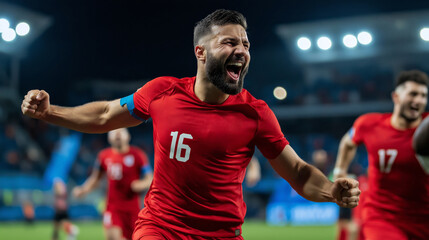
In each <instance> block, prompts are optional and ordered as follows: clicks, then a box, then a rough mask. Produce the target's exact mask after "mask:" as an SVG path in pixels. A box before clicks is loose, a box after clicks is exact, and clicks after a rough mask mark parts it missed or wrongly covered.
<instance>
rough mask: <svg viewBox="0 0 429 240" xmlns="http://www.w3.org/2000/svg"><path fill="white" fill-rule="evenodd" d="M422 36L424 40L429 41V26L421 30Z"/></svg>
mask: <svg viewBox="0 0 429 240" xmlns="http://www.w3.org/2000/svg"><path fill="white" fill-rule="evenodd" d="M420 37H421V38H422V39H423V40H424V41H427V42H428V41H429V28H427V27H425V28H422V29H421V30H420Z"/></svg>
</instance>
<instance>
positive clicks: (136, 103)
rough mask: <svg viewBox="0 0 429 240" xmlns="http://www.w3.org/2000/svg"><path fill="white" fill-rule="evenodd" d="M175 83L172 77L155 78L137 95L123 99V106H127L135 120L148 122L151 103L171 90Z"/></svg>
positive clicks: (139, 90) (137, 92)
mask: <svg viewBox="0 0 429 240" xmlns="http://www.w3.org/2000/svg"><path fill="white" fill-rule="evenodd" d="M173 82H174V81H173V78H171V77H159V78H155V79H153V80H151V81H149V82H147V83H146V84H145V85H144V86H143V87H141V88H139V89H138V90H137V91H136V92H135V93H133V94H131V95H129V96H126V97H123V98H121V100H120V103H121V106H123V105H125V104H126V105H127V109H128V111H129V112H130V114H131V116H133V117H134V118H136V119H138V120H140V121H144V120H147V119H149V118H150V104H151V102H152V101H153V100H154V99H156V98H157V97H159V96H160V95H162V93H164V92H166V91H167V90H169V89H170V88H171V86H172V85H173Z"/></svg>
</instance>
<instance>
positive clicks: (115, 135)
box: [73, 128, 153, 240]
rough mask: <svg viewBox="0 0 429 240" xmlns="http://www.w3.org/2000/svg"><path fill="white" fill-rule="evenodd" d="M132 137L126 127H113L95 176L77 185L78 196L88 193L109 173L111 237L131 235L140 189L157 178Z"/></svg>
mask: <svg viewBox="0 0 429 240" xmlns="http://www.w3.org/2000/svg"><path fill="white" fill-rule="evenodd" d="M130 139H131V137H130V134H129V132H128V130H127V129H126V128H119V129H116V130H113V131H110V132H109V133H108V141H109V143H110V145H111V147H110V148H106V149H104V150H102V151H101V152H100V153H99V154H98V157H97V160H96V164H95V167H94V169H93V171H92V173H91V176H90V177H89V178H88V179H87V180H86V181H85V183H84V184H83V185H82V186H80V187H75V188H74V189H73V195H74V196H75V197H78V198H80V197H84V196H85V195H87V194H88V193H89V192H91V191H92V190H93V189H94V188H96V186H97V185H98V183H99V182H100V180H101V178H102V177H103V176H104V174H105V173H107V179H108V191H107V206H106V211H105V212H104V214H103V225H104V227H105V232H106V239H108V240H120V239H131V235H132V233H133V229H134V224H135V222H136V220H137V215H138V212H139V211H140V193H141V192H142V191H144V190H147V189H148V188H149V186H150V184H151V182H152V178H153V174H152V170H151V168H150V165H149V162H148V159H147V156H146V154H145V153H144V152H143V151H142V150H141V149H139V148H137V147H135V146H130V144H129V142H130ZM141 177H143V178H141Z"/></svg>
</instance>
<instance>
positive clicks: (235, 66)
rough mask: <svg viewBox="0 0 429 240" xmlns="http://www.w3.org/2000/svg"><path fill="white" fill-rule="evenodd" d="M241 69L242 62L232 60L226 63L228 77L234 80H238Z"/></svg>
mask: <svg viewBox="0 0 429 240" xmlns="http://www.w3.org/2000/svg"><path fill="white" fill-rule="evenodd" d="M242 69H243V63H241V62H235V63H234V62H233V63H228V64H227V65H226V72H227V73H228V75H229V77H230V78H232V79H233V80H235V81H238V80H239V79H240V74H241V70H242Z"/></svg>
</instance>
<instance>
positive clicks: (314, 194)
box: [292, 164, 333, 202]
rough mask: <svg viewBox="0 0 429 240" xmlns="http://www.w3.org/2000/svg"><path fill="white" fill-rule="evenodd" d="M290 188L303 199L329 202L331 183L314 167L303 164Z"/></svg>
mask: <svg viewBox="0 0 429 240" xmlns="http://www.w3.org/2000/svg"><path fill="white" fill-rule="evenodd" d="M293 182H294V184H292V187H293V188H294V189H295V191H297V192H298V193H299V194H300V195H301V196H303V197H304V198H306V199H308V200H310V201H314V202H331V201H332V200H333V197H332V195H331V191H330V190H331V187H332V182H331V181H329V179H328V178H327V177H326V176H325V175H324V174H323V173H322V172H321V171H320V170H319V169H317V168H316V167H314V166H311V165H310V164H305V165H304V166H302V167H301V168H300V169H299V171H298V176H297V178H296V179H295V181H293Z"/></svg>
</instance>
